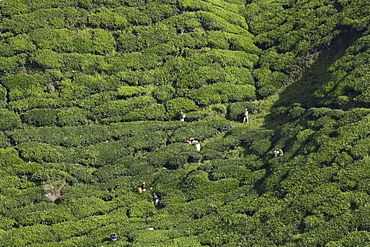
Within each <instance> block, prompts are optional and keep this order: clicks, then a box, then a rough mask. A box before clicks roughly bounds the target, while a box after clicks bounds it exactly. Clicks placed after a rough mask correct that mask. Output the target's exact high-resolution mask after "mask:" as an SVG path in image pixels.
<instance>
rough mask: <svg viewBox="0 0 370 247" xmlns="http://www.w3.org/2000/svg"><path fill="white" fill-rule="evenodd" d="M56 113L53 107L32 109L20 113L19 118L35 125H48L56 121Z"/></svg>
mask: <svg viewBox="0 0 370 247" xmlns="http://www.w3.org/2000/svg"><path fill="white" fill-rule="evenodd" d="M58 113H59V111H58V110H54V109H47V108H45V109H32V110H29V111H27V112H26V113H24V114H22V115H21V118H22V121H23V122H25V123H27V124H30V125H35V126H37V127H40V126H50V125H53V124H55V123H56V122H57V117H58Z"/></svg>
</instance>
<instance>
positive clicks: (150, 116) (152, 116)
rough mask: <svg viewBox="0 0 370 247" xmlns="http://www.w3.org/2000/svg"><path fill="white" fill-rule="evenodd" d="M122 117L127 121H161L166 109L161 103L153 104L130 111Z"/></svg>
mask: <svg viewBox="0 0 370 247" xmlns="http://www.w3.org/2000/svg"><path fill="white" fill-rule="evenodd" d="M123 119H124V120H127V121H147V120H161V121H163V120H165V119H166V109H165V107H164V105H162V104H154V105H151V106H148V107H144V108H141V109H135V110H133V111H130V112H129V113H127V114H126V115H125V116H124V117H123Z"/></svg>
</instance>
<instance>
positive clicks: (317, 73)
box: [265, 29, 359, 128]
mask: <svg viewBox="0 0 370 247" xmlns="http://www.w3.org/2000/svg"><path fill="white" fill-rule="evenodd" d="M358 37H359V35H358V33H356V32H355V31H353V30H349V29H343V31H342V33H341V34H340V35H338V36H337V38H336V39H335V40H333V41H332V42H331V45H330V46H328V47H327V48H325V49H323V50H321V51H319V52H316V53H313V54H311V56H312V57H317V58H316V59H315V62H314V63H312V65H311V66H310V67H309V68H306V67H305V66H302V67H301V69H302V71H303V73H302V75H301V76H300V77H299V79H298V80H296V81H294V82H293V83H291V84H289V85H288V86H287V87H286V88H285V89H284V90H283V91H282V92H281V93H280V94H279V100H278V101H277V102H276V103H275V104H274V105H273V106H272V109H271V113H272V114H273V113H274V111H273V109H274V108H277V107H281V106H284V107H290V106H292V105H293V104H297V103H298V104H300V105H301V106H302V107H304V108H306V109H308V108H311V107H320V105H319V104H318V102H319V100H320V98H317V97H316V96H315V94H314V93H315V92H316V90H318V89H319V88H320V87H322V86H324V85H325V84H326V83H328V82H329V81H330V79H331V76H332V75H331V72H329V71H328V69H329V67H330V66H331V65H332V64H333V63H334V62H335V61H337V60H338V59H340V58H341V57H342V56H343V55H344V54H345V50H346V49H347V48H348V47H349V46H350V45H351V44H352V43H353V42H354V41H355V40H356V39H357V38H358ZM272 114H269V115H267V116H266V123H267V124H266V126H265V127H266V128H275V127H276V126H278V125H283V124H285V123H286V122H288V121H290V119H288V118H286V119H274V116H273V115H272Z"/></svg>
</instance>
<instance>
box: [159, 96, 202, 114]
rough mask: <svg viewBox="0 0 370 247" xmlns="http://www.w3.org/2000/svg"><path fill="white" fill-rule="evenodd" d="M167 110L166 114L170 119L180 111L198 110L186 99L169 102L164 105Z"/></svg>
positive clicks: (192, 102)
mask: <svg viewBox="0 0 370 247" xmlns="http://www.w3.org/2000/svg"><path fill="white" fill-rule="evenodd" d="M165 106H166V109H167V114H168V116H169V117H170V118H174V117H175V116H177V115H178V111H179V110H182V111H184V112H185V114H186V112H188V111H193V110H198V106H197V105H196V104H195V103H194V101H192V100H190V99H187V98H176V99H172V100H169V101H168V102H167V104H166V105H165Z"/></svg>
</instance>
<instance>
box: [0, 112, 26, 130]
mask: <svg viewBox="0 0 370 247" xmlns="http://www.w3.org/2000/svg"><path fill="white" fill-rule="evenodd" d="M20 126H21V118H20V117H19V115H18V114H17V113H14V112H12V111H9V110H7V109H0V130H9V129H15V128H18V127H20Z"/></svg>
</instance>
